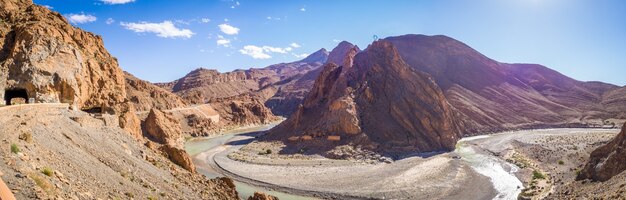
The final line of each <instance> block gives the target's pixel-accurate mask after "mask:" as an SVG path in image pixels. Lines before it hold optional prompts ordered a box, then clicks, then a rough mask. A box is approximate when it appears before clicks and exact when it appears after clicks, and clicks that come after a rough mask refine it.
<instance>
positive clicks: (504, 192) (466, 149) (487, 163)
mask: <svg viewBox="0 0 626 200" xmlns="http://www.w3.org/2000/svg"><path fill="white" fill-rule="evenodd" d="M489 137H490V136H487V135H484V136H474V137H467V138H463V139H461V140H460V141H459V142H458V143H457V148H456V150H455V151H456V152H457V153H458V154H459V156H461V159H463V160H465V161H467V163H469V165H470V166H471V167H472V169H474V170H475V171H476V172H478V173H479V174H482V175H483V176H487V177H489V179H490V180H491V183H493V187H494V188H495V189H496V191H497V192H498V195H496V196H495V197H494V198H493V199H517V197H518V195H519V194H520V193H521V191H522V189H523V187H524V186H523V184H522V182H521V181H520V180H519V179H518V178H517V177H516V176H515V173H516V172H518V171H519V168H518V167H517V166H515V165H513V164H511V163H508V162H506V161H503V160H502V159H500V158H498V157H495V156H492V155H488V154H486V153H477V151H476V149H474V148H476V147H474V146H472V145H470V144H468V142H469V141H473V140H479V139H486V138H489Z"/></svg>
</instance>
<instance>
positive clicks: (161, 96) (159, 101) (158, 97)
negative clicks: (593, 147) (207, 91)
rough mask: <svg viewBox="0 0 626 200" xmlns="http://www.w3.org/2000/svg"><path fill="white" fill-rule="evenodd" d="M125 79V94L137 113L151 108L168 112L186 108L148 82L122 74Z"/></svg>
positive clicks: (170, 95) (179, 100)
mask: <svg viewBox="0 0 626 200" xmlns="http://www.w3.org/2000/svg"><path fill="white" fill-rule="evenodd" d="M124 77H125V79H126V93H127V97H128V99H130V101H131V102H132V103H133V105H134V106H135V109H137V111H149V110H150V109H152V108H156V109H160V110H169V109H173V108H181V107H185V106H187V103H185V101H184V100H183V99H182V98H180V97H179V96H178V95H175V94H173V93H171V92H169V91H167V90H165V89H163V88H160V87H158V86H156V85H154V84H152V83H150V82H147V81H144V80H141V79H138V78H137V77H135V76H133V75H132V74H130V73H128V72H124Z"/></svg>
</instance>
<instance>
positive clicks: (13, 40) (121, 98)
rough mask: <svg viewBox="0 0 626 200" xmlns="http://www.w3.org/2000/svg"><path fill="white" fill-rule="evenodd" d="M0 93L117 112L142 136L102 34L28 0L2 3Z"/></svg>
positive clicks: (128, 127) (131, 130)
mask: <svg viewBox="0 0 626 200" xmlns="http://www.w3.org/2000/svg"><path fill="white" fill-rule="evenodd" d="M0 48H1V50H0V80H1V81H0V95H1V96H4V97H5V99H7V100H10V99H11V98H14V97H17V98H24V99H27V100H28V99H31V98H32V99H33V100H34V102H38V103H67V104H69V105H70V107H71V108H72V109H74V110H98V111H102V112H105V113H110V114H117V115H118V116H119V122H120V123H119V124H120V126H121V127H122V128H124V129H125V130H127V131H128V132H129V133H131V134H132V135H134V136H135V137H136V138H139V137H141V131H140V128H139V120H138V119H137V117H136V116H135V115H134V108H133V105H132V104H131V103H130V102H129V101H128V99H127V98H126V89H125V81H124V74H123V73H122V70H121V69H120V68H119V67H118V64H117V60H116V59H115V58H113V57H112V56H111V55H110V54H109V53H108V52H107V51H106V50H105V48H104V44H103V42H102V38H101V37H100V36H96V35H94V34H92V33H89V32H85V31H82V30H80V29H78V28H75V27H73V26H72V25H70V24H69V23H68V22H67V21H66V20H65V18H63V16H61V14H59V13H56V12H51V11H50V10H48V9H46V8H44V7H41V6H37V5H34V4H33V3H32V2H31V1H29V0H19V1H10V0H2V1H0Z"/></svg>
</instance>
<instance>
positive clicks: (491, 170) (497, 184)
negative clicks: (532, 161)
mask: <svg viewBox="0 0 626 200" xmlns="http://www.w3.org/2000/svg"><path fill="white" fill-rule="evenodd" d="M275 125H276V124H269V125H264V126H257V127H248V128H241V129H236V130H232V131H228V132H224V133H223V134H221V135H219V136H215V137H206V138H196V139H192V140H190V141H188V142H187V143H186V144H185V149H186V151H187V152H188V153H189V154H190V155H191V156H192V158H193V162H194V164H196V166H197V168H198V171H199V172H200V173H202V174H204V175H205V176H207V177H209V178H215V177H220V176H227V175H226V174H224V172H223V171H220V170H218V168H219V167H217V166H215V165H213V164H211V163H213V162H210V161H207V159H212V157H213V155H215V154H217V153H219V152H223V151H225V150H226V149H228V148H226V147H227V146H231V145H229V142H233V141H241V140H242V139H241V138H242V137H245V138H250V140H252V139H253V137H255V136H256V135H257V134H258V133H259V132H261V131H264V130H268V129H270V128H272V127H273V126H275ZM489 137H490V136H476V137H468V138H463V139H462V140H460V141H459V143H458V144H457V148H456V150H455V152H456V153H457V154H458V155H459V156H460V157H461V159H462V160H463V161H465V162H467V163H468V165H469V166H470V167H471V168H472V169H473V170H475V171H476V172H478V173H479V174H481V175H483V176H486V177H488V178H489V179H490V180H491V182H492V184H493V187H494V189H495V190H496V191H497V195H496V196H495V197H494V198H493V199H517V196H518V195H519V193H520V192H521V190H522V188H523V185H522V182H521V181H520V180H519V179H518V178H517V177H516V176H515V174H514V173H515V172H516V171H517V170H519V169H518V168H517V166H515V165H512V164H510V163H507V162H505V161H503V160H502V159H500V158H498V157H495V156H493V155H490V154H489V153H486V152H485V151H484V150H482V149H481V148H480V147H478V146H477V145H475V144H473V143H472V141H474V140H481V139H489ZM235 185H236V186H237V191H238V193H239V197H240V198H241V199H247V197H249V196H252V195H253V193H254V192H255V191H260V192H264V193H266V194H270V195H273V196H276V197H278V198H279V199H293V200H309V199H316V198H312V197H305V196H298V195H293V194H287V193H283V192H279V191H275V190H272V189H269V188H265V187H258V186H255V185H250V184H247V183H244V182H240V181H235Z"/></svg>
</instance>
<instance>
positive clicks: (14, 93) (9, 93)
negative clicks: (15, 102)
mask: <svg viewBox="0 0 626 200" xmlns="http://www.w3.org/2000/svg"><path fill="white" fill-rule="evenodd" d="M16 98H22V99H23V103H28V92H27V91H26V89H21V88H15V89H8V90H5V91H4V101H5V105H12V102H11V100H12V99H16Z"/></svg>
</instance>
